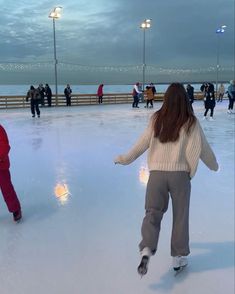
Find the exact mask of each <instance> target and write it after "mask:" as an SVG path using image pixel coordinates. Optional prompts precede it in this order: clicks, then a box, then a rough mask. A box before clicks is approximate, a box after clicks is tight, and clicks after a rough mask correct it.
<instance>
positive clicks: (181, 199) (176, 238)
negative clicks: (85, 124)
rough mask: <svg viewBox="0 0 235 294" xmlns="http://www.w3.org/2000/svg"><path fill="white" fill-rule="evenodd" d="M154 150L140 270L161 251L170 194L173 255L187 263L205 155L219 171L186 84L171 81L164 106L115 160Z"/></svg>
mask: <svg viewBox="0 0 235 294" xmlns="http://www.w3.org/2000/svg"><path fill="white" fill-rule="evenodd" d="M146 150H148V159H147V160H148V168H149V171H150V176H149V180H148V184H147V190H146V200H145V210H146V214H145V217H144V220H143V224H142V229H141V233H142V241H141V242H140V244H139V248H140V252H141V256H142V259H141V263H140V265H139V267H138V272H139V274H140V275H144V274H146V273H147V268H148V263H149V259H150V256H151V255H153V254H155V252H156V250H157V244H158V238H159V233H160V226H161V220H162V217H163V214H164V213H165V212H166V211H167V208H168V202H169V196H170V197H171V200H172V207H173V228H172V236H171V255H172V257H173V268H174V270H175V271H178V270H180V269H181V268H182V267H184V266H186V265H187V258H186V256H187V255H188V254H189V253H190V251H189V200H190V191H191V184H190V180H191V178H192V177H193V176H194V174H195V172H196V170H197V166H198V162H199V159H201V160H202V161H203V162H204V163H205V165H206V166H207V167H208V168H209V169H211V170H214V171H217V170H218V163H217V161H216V158H215V155H214V153H213V151H212V149H211V147H210V145H209V144H208V142H207V140H206V137H205V135H204V133H203V130H202V128H201V126H200V124H199V122H198V120H197V118H196V117H195V115H194V113H193V111H192V108H191V107H190V103H189V101H188V97H187V93H186V91H185V89H184V87H183V85H181V84H179V83H173V84H171V85H170V86H169V87H168V89H167V91H166V93H165V95H164V102H163V105H162V107H161V109H160V110H158V111H156V112H155V113H154V114H153V116H152V117H151V119H150V122H149V124H148V126H147V128H146V130H145V131H144V133H143V134H142V136H141V137H140V138H139V140H138V141H137V142H136V144H135V145H134V146H133V147H132V148H131V149H130V150H129V152H127V153H126V154H123V155H119V156H118V157H117V158H116V159H115V160H114V162H115V163H116V164H122V165H127V164H130V163H132V162H133V161H134V160H135V159H137V158H138V157H139V156H140V155H141V154H143V153H144V152H145V151H146Z"/></svg>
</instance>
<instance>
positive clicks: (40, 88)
mask: <svg viewBox="0 0 235 294" xmlns="http://www.w3.org/2000/svg"><path fill="white" fill-rule="evenodd" d="M37 90H38V92H39V95H40V103H41V106H42V107H44V106H45V88H44V87H43V84H39V86H38V89H37Z"/></svg>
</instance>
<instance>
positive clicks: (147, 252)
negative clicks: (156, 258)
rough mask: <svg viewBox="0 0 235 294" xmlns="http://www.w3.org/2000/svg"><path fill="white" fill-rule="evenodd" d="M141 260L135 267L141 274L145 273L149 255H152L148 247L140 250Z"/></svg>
mask: <svg viewBox="0 0 235 294" xmlns="http://www.w3.org/2000/svg"><path fill="white" fill-rule="evenodd" d="M140 254H141V257H142V258H141V262H140V264H139V266H138V268H137V271H138V273H139V274H140V276H141V278H142V276H144V275H146V274H147V271H148V264H149V260H150V256H151V255H152V253H151V250H150V249H149V248H148V247H145V248H144V249H143V250H142V251H141V252H140Z"/></svg>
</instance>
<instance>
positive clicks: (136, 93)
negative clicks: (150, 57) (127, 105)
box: [132, 83, 142, 108]
mask: <svg viewBox="0 0 235 294" xmlns="http://www.w3.org/2000/svg"><path fill="white" fill-rule="evenodd" d="M139 86H140V83H136V84H135V85H134V87H133V92H132V96H133V103H132V107H133V108H139V106H138V104H139V95H140V94H142V91H140V89H139Z"/></svg>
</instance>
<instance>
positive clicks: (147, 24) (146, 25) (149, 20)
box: [140, 19, 151, 91]
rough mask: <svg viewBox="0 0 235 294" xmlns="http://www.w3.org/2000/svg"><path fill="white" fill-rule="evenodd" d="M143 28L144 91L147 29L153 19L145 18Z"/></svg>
mask: <svg viewBox="0 0 235 294" xmlns="http://www.w3.org/2000/svg"><path fill="white" fill-rule="evenodd" d="M140 27H141V29H143V34H144V36H143V67H142V70H143V82H142V89H143V91H144V84H145V69H146V63H145V31H146V30H147V29H149V28H150V27H151V19H145V20H144V21H143V22H142V23H141V25H140Z"/></svg>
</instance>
